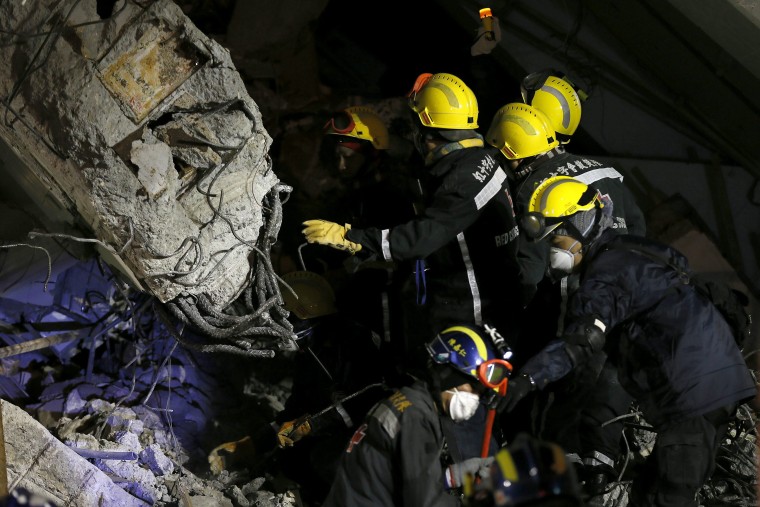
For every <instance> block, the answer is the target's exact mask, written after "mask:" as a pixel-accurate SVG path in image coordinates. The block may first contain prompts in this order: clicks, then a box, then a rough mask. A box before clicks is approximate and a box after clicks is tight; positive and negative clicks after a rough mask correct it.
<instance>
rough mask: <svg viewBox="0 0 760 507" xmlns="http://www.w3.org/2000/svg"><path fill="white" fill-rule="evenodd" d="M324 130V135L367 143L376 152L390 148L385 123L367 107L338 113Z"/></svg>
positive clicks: (350, 108) (353, 108) (356, 107)
mask: <svg viewBox="0 0 760 507" xmlns="http://www.w3.org/2000/svg"><path fill="white" fill-rule="evenodd" d="M324 130H325V134H326V135H330V134H333V135H341V136H347V137H353V138H355V139H362V140H364V141H369V142H371V143H372V146H374V147H375V148H376V149H378V150H387V149H388V147H389V146H390V137H389V136H388V129H387V128H386V126H385V123H384V122H383V120H382V118H380V116H378V115H377V113H375V111H373V110H372V108H371V107H369V106H354V107H349V108H346V109H344V110H343V111H340V112H339V113H337V114H335V115H333V116H332V118H330V119H329V120H328V121H327V123H326V124H325V127H324Z"/></svg>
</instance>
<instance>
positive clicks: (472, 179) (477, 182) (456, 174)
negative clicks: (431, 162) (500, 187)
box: [440, 148, 507, 191]
mask: <svg viewBox="0 0 760 507" xmlns="http://www.w3.org/2000/svg"><path fill="white" fill-rule="evenodd" d="M446 159H448V160H446ZM443 162H444V163H443V166H442V167H441V168H440V172H441V175H442V176H443V179H444V184H443V186H444V187H448V186H451V187H454V188H457V189H459V190H463V189H465V188H470V189H471V190H472V191H477V190H478V189H480V188H481V187H483V186H486V185H492V184H493V183H491V181H492V180H493V179H494V178H496V179H498V180H499V181H498V183H504V182H505V181H506V179H507V175H506V172H505V171H504V168H503V167H501V164H500V163H499V160H498V159H497V158H496V156H495V154H494V153H493V151H492V150H488V149H485V148H468V149H464V150H457V151H454V152H452V153H451V154H449V155H448V156H447V157H446V158H444V160H443ZM505 184H506V183H505Z"/></svg>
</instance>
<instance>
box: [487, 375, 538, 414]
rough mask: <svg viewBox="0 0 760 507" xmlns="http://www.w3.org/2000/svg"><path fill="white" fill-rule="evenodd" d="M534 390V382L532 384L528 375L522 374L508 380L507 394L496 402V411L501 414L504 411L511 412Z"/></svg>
mask: <svg viewBox="0 0 760 507" xmlns="http://www.w3.org/2000/svg"><path fill="white" fill-rule="evenodd" d="M535 388H536V384H535V382H533V380H532V379H531V378H530V376H529V375H526V374H524V373H523V374H522V375H520V376H518V377H517V378H515V379H513V380H510V381H509V384H508V385H507V394H506V396H504V397H503V398H501V399H500V400H498V404H497V405H496V411H497V412H499V413H502V412H504V411H505V410H506V411H507V412H511V411H512V410H513V409H514V408H515V405H517V404H518V403H519V402H520V400H522V399H523V398H525V397H526V396H527V395H528V394H529V393H530V392H531V391H533V390H534V389H535Z"/></svg>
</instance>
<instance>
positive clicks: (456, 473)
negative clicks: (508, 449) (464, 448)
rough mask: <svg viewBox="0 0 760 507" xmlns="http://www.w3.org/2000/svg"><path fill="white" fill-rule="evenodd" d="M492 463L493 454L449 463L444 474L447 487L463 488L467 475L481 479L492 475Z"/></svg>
mask: <svg viewBox="0 0 760 507" xmlns="http://www.w3.org/2000/svg"><path fill="white" fill-rule="evenodd" d="M491 463H493V456H489V457H487V458H470V459H466V460H464V461H460V462H459V463H454V464H453V465H449V466H448V467H447V468H446V473H445V474H444V480H445V481H446V489H454V488H461V487H462V485H463V484H464V481H465V477H466V476H467V475H472V476H474V477H475V478H476V479H479V480H483V479H485V478H487V477H490V475H491V471H490V467H491Z"/></svg>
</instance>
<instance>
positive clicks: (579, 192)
mask: <svg viewBox="0 0 760 507" xmlns="http://www.w3.org/2000/svg"><path fill="white" fill-rule="evenodd" d="M601 207H603V204H602V201H601V199H600V197H599V193H598V192H597V191H596V189H594V188H593V187H590V186H588V185H586V184H585V183H583V182H581V181H579V180H576V179H575V178H571V177H570V176H552V177H551V178H547V179H545V180H544V181H543V182H541V184H540V185H539V186H538V187H536V189H535V190H534V191H533V194H532V195H531V196H530V201H528V212H527V213H526V214H525V216H523V217H522V219H521V220H520V224H521V225H522V228H523V231H524V232H525V234H526V235H527V236H528V237H530V238H533V239H543V238H545V237H546V236H548V235H549V234H550V233H551V232H552V231H554V230H555V229H557V228H558V227H559V226H560V225H562V224H563V223H564V224H565V227H566V228H567V229H568V230H569V231H571V232H572V233H571V234H570V235H571V236H573V237H576V238H577V239H583V238H584V237H585V236H586V235H587V234H588V232H589V231H590V230H591V228H592V226H593V225H594V224H595V222H596V219H597V217H596V213H584V212H586V211H591V210H594V209H595V208H601ZM575 217H577V219H575Z"/></svg>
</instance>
